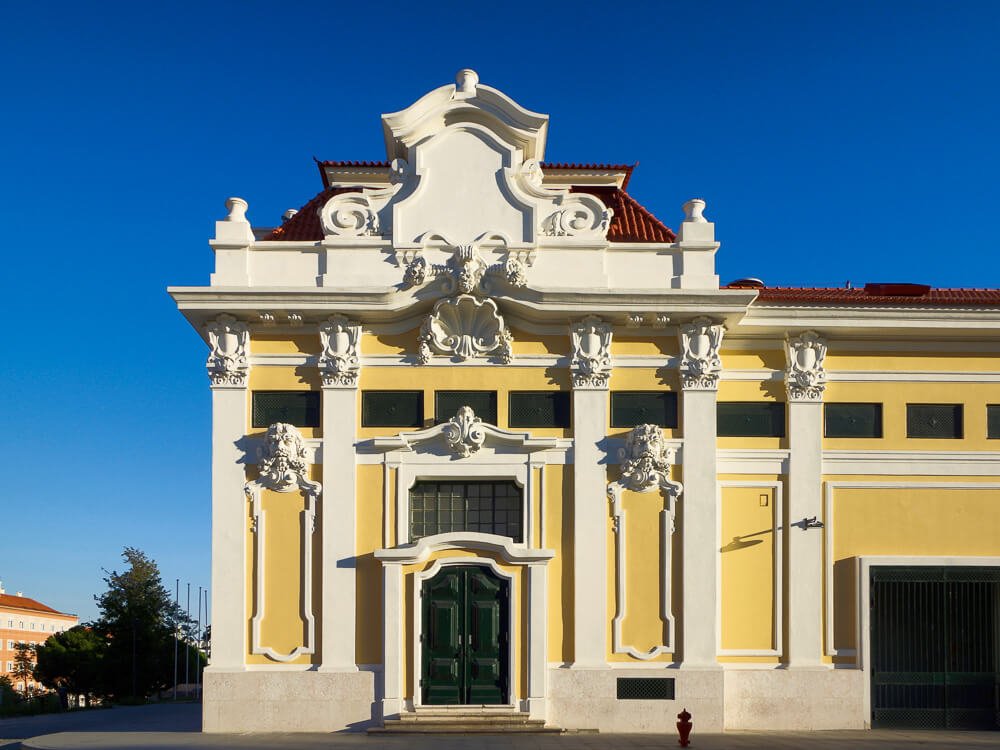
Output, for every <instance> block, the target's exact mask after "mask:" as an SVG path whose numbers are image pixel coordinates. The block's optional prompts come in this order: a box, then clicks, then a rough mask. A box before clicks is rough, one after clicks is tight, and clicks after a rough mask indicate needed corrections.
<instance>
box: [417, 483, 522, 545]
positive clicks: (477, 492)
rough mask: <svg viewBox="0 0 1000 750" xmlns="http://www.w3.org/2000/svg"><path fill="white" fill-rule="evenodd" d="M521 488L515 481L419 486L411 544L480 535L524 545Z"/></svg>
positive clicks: (426, 484) (418, 484)
mask: <svg viewBox="0 0 1000 750" xmlns="http://www.w3.org/2000/svg"><path fill="white" fill-rule="evenodd" d="M523 515H524V508H523V505H522V502H521V488H520V487H518V486H517V484H515V483H514V482H513V481H495V480H491V481H477V482H417V483H416V484H415V485H413V489H411V490H410V540H411V541H413V540H416V539H420V538H422V537H425V536H431V535H432V534H445V533H447V532H449V531H478V532H481V533H483V534H499V535H500V536H508V537H510V538H511V539H513V540H514V541H515V542H520V541H523V530H522V529H523V523H522V521H523V518H522V517H523Z"/></svg>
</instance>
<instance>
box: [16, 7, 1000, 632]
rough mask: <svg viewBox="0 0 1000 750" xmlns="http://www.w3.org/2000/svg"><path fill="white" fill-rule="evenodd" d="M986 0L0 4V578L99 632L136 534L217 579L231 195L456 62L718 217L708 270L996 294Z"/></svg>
mask: <svg viewBox="0 0 1000 750" xmlns="http://www.w3.org/2000/svg"><path fill="white" fill-rule="evenodd" d="M998 32H1000V3H996V2H986V1H984V2H956V3H947V4H946V3H941V2H925V1H921V0H916V1H914V2H877V3H873V2H851V1H845V2H836V3H833V2H822V3H821V2H768V1H767V0H762V1H761V2H734V3H714V2H697V3H693V2H690V1H685V2H661V3H618V4H608V3H587V2H578V3H539V2H532V3H516V2H509V3H492V4H476V3H468V2H465V3H458V2H440V3H423V4H421V3H410V2H408V3H399V4H398V5H396V4H394V3H391V2H388V3H335V2H322V3H264V2H242V3H233V2H215V3H208V4H202V3H198V4H195V3H171V4H159V5H151V4H148V3H134V2H129V3H113V2H103V3H99V4H84V3H75V2H74V3H68V2H67V3H53V2H47V3H46V2H40V3H32V4H28V3H4V4H2V6H0V71H3V73H2V74H0V75H2V77H3V100H2V104H0V220H2V227H3V232H2V235H0V253H2V258H3V269H4V274H3V278H4V279H5V281H6V283H5V284H4V290H3V291H4V295H5V309H6V310H7V315H6V326H5V329H6V330H5V333H4V338H5V343H6V347H5V349H6V355H5V356H3V357H0V393H2V394H3V397H2V412H3V414H4V416H5V418H6V419H5V424H4V429H3V430H2V432H0V449H2V452H0V456H2V457H3V460H4V462H5V463H6V471H5V472H3V475H4V479H5V481H3V482H2V484H0V509H2V511H3V513H2V518H3V526H2V528H3V531H4V533H3V541H2V543H0V580H2V581H3V582H4V585H5V587H6V588H7V590H8V591H10V592H13V591H16V590H21V591H24V592H25V594H27V595H29V596H34V597H36V598H38V599H41V600H42V601H45V602H47V603H49V604H51V605H53V606H55V607H57V608H60V609H63V610H68V611H72V612H76V613H79V614H80V615H81V616H82V617H83V618H84V619H89V618H92V617H94V616H95V614H96V609H95V607H94V605H93V598H92V597H93V594H94V593H97V592H99V591H101V590H102V589H103V584H102V582H101V577H102V573H101V568H102V567H106V568H112V567H115V566H118V565H119V564H120V558H119V554H120V552H121V549H122V547H123V546H125V545H131V546H136V547H140V548H141V549H143V550H145V551H146V552H147V553H148V554H150V555H151V556H152V557H154V558H155V559H156V560H157V561H159V563H160V567H161V570H162V572H163V576H164V579H165V580H166V582H167V583H168V584H169V586H170V587H171V588H172V587H173V582H174V579H175V578H180V579H181V581H182V582H187V581H191V582H192V583H193V585H194V586H195V588H197V586H198V585H206V586H207V585H208V583H209V532H210V530H209V518H210V515H209V489H210V488H209V428H210V425H209V408H210V399H209V389H208V380H207V377H206V375H205V371H204V359H205V355H206V351H205V348H204V345H203V344H202V342H201V341H200V339H199V338H198V336H197V335H196V334H195V332H194V331H193V330H191V329H190V327H189V326H188V325H187V323H186V322H185V321H184V319H183V318H182V317H181V316H180V315H179V314H178V313H177V311H176V309H175V308H174V305H173V303H172V301H171V300H170V298H169V297H168V296H167V294H166V292H165V288H166V287H167V286H168V285H200V284H207V283H208V275H209V273H210V272H211V271H212V263H213V259H212V254H211V251H210V250H209V248H208V246H207V244H206V243H207V240H208V238H209V237H210V235H211V234H212V231H213V222H214V221H215V220H216V219H218V218H221V217H222V215H223V214H224V207H223V201H224V200H225V198H226V197H227V196H229V195H239V196H242V197H244V198H246V199H247V200H248V201H249V203H250V210H249V216H250V218H251V220H252V221H253V222H254V223H255V224H260V225H273V224H275V223H277V222H278V221H279V219H280V216H281V213H282V212H283V211H284V210H285V209H286V208H289V207H298V206H300V205H301V204H303V203H305V201H306V200H308V199H309V198H310V197H312V196H313V195H314V194H315V193H316V192H318V190H319V189H320V187H321V186H320V181H319V177H318V174H317V171H316V168H315V166H314V165H313V163H312V157H313V156H316V157H318V158H320V159H380V158H382V157H383V155H384V148H383V145H382V133H381V126H380V122H379V115H380V114H381V113H383V112H391V111H395V110H398V109H401V108H403V107H405V106H407V105H408V104H410V103H411V102H412V101H413V100H415V99H416V98H417V97H419V96H420V95H422V94H423V93H425V92H426V91H428V90H430V89H432V88H435V87H437V86H440V85H443V84H445V83H450V82H451V81H452V80H453V76H454V74H455V71H457V70H458V69H459V68H462V67H472V68H475V69H476V70H477V71H478V72H479V74H480V77H481V80H482V82H483V83H485V84H488V85H491V86H495V87H497V88H500V89H501V90H503V91H505V92H506V93H508V94H510V95H511V96H512V97H513V98H514V99H515V100H517V101H518V102H519V103H521V104H522V105H524V106H526V107H528V108H529V109H533V110H536V111H540V112H545V113H548V114H549V115H550V116H551V123H550V132H549V145H548V152H547V154H546V158H547V159H548V160H550V161H599V162H634V161H638V162H639V163H640V164H639V168H638V169H637V170H636V172H635V175H634V177H633V179H632V182H631V185H630V192H631V193H632V194H633V195H634V196H635V197H636V198H637V199H638V200H639V201H640V202H642V203H643V204H644V205H645V206H647V207H648V208H649V209H650V210H652V211H653V213H655V214H656V215H657V216H658V217H660V218H661V219H662V220H663V221H664V222H665V223H666V224H667V225H669V226H672V227H676V226H677V223H678V220H679V218H680V216H681V210H680V205H681V204H682V203H683V202H684V201H685V200H687V199H688V198H691V197H703V198H705V199H706V200H707V202H708V209H707V211H706V215H707V216H709V218H711V219H712V220H714V221H715V222H716V231H717V235H718V237H719V238H720V239H721V241H722V243H723V244H722V249H721V250H720V252H719V255H718V265H719V273H720V275H721V276H722V279H723V281H727V280H732V279H735V278H739V277H742V276H747V275H753V276H759V277H761V278H763V279H764V280H766V281H767V282H768V283H769V284H782V285H820V286H822V285H838V286H839V285H842V284H843V283H844V282H845V281H848V280H850V281H852V282H853V283H854V284H856V285H857V284H862V283H864V282H865V281H917V282H924V283H930V284H933V285H935V286H998V285H1000V278H998V263H997V261H996V259H995V252H996V247H997V241H996V238H995V230H994V223H995V217H996V213H997V209H998V206H1000V188H998V187H997V185H998V181H997V174H998V173H1000V145H998V139H997V135H996V133H997V122H998V115H1000V103H998V102H1000V97H997V95H996V89H997V82H998V79H1000V76H998V74H1000V45H998V44H997V43H996V38H997V34H998Z"/></svg>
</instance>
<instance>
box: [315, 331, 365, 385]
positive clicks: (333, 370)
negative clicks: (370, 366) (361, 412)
mask: <svg viewBox="0 0 1000 750" xmlns="http://www.w3.org/2000/svg"><path fill="white" fill-rule="evenodd" d="M319 339H320V343H321V344H322V347H323V351H322V352H320V355H319V371H320V375H321V376H322V378H323V385H324V386H326V387H341V388H357V386H358V373H359V372H360V371H361V362H360V360H359V359H358V354H359V352H358V342H359V341H360V339H361V326H359V325H353V324H351V322H350V321H349V320H348V319H347V318H345V317H344V316H343V315H333V316H331V317H330V318H329V319H327V320H326V321H325V322H323V323H320V324H319Z"/></svg>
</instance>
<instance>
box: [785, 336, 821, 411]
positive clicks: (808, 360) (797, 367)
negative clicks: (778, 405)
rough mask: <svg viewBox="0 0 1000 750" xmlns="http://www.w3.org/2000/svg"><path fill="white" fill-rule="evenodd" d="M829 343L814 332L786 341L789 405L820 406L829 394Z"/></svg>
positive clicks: (786, 338) (786, 377) (786, 386)
mask: <svg viewBox="0 0 1000 750" xmlns="http://www.w3.org/2000/svg"><path fill="white" fill-rule="evenodd" d="M826 349H827V346H826V340H825V339H823V338H822V337H821V336H820V335H819V334H818V333H816V332H815V331H805V332H804V333H800V334H799V335H798V336H792V335H791V334H789V335H788V336H786V337H785V361H786V363H787V366H788V369H787V370H786V371H785V390H786V392H787V394H788V401H789V402H790V403H819V402H822V400H823V391H825V390H826V369H825V368H824V367H823V364H824V362H825V360H826Z"/></svg>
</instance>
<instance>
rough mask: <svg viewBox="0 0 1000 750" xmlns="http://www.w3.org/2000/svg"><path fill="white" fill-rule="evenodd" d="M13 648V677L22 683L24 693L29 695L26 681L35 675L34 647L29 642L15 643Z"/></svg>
mask: <svg viewBox="0 0 1000 750" xmlns="http://www.w3.org/2000/svg"><path fill="white" fill-rule="evenodd" d="M14 648H15V649H16V651H15V653H14V671H13V672H11V674H12V675H13V676H14V679H15V680H17V681H20V682H23V683H24V690H23V691H22V692H23V693H24V695H26V696H27V695H30V688H29V687H28V683H29V682H30V681H31V679H32V678H33V677H34V675H35V647H34V645H32V644H30V643H17V644H15V646H14Z"/></svg>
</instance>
